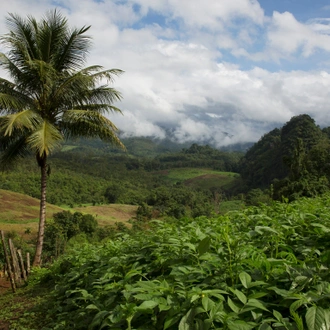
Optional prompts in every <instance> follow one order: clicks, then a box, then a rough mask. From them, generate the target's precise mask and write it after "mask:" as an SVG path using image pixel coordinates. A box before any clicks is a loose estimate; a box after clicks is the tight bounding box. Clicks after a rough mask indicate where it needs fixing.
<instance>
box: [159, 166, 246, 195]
mask: <svg viewBox="0 0 330 330" xmlns="http://www.w3.org/2000/svg"><path fill="white" fill-rule="evenodd" d="M160 175H163V176H164V177H165V178H166V179H167V180H168V181H170V182H171V183H177V182H182V183H184V184H185V185H188V186H191V187H194V188H201V189H212V188H222V189H225V190H226V189H232V188H233V187H235V186H239V185H240V182H241V179H240V176H239V174H237V173H233V172H220V171H214V170H210V169H199V168H177V169H171V170H166V171H162V172H160Z"/></svg>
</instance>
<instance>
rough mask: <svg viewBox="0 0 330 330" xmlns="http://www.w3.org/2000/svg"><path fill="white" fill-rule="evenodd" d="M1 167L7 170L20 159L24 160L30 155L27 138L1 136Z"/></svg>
mask: <svg viewBox="0 0 330 330" xmlns="http://www.w3.org/2000/svg"><path fill="white" fill-rule="evenodd" d="M0 150H2V152H1V153H0V167H1V169H6V168H10V167H12V165H13V164H14V163H15V162H16V160H17V159H19V158H24V157H26V156H27V155H28V154H30V149H29V147H28V145H27V144H26V136H25V135H21V136H0Z"/></svg>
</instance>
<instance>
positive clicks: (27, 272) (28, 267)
mask: <svg viewBox="0 0 330 330" xmlns="http://www.w3.org/2000/svg"><path fill="white" fill-rule="evenodd" d="M30 270H31V263H30V252H26V275H28V276H29V274H30Z"/></svg>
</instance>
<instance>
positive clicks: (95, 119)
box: [0, 10, 123, 265]
mask: <svg viewBox="0 0 330 330" xmlns="http://www.w3.org/2000/svg"><path fill="white" fill-rule="evenodd" d="M7 24H8V28H9V32H8V33H7V34H5V35H4V36H2V38H1V42H2V44H3V46H5V47H7V48H8V53H7V55H6V54H4V53H1V54H0V66H1V68H2V69H3V70H5V71H6V72H7V73H8V74H9V75H10V77H11V79H12V80H7V79H4V78H0V114H1V115H2V116H1V117H0V148H1V150H2V151H3V152H2V154H1V162H2V163H8V162H10V161H16V159H17V158H19V157H22V156H26V154H29V153H32V154H33V155H34V156H35V158H36V161H37V164H38V166H39V168H40V174H41V197H40V221H39V232H38V239H37V244H36V252H35V258H34V261H33V264H34V265H40V263H41V254H42V247H43V240H44V226H45V214H46V183H47V172H48V170H49V164H48V163H47V160H48V157H49V155H50V154H51V153H52V152H53V151H54V150H55V149H56V148H57V147H58V146H59V145H60V143H61V142H62V141H63V140H64V139H67V138H72V137H78V136H87V137H99V138H101V139H102V140H105V141H108V142H110V143H112V144H115V145H117V146H120V147H123V145H122V143H121V142H120V140H119V138H118V137H117V135H116V131H117V129H116V127H115V126H114V124H113V123H112V122H111V121H110V120H109V119H108V118H107V117H105V116H104V115H105V114H108V113H110V112H112V111H115V112H120V110H119V109H118V108H116V107H115V106H113V103H114V102H115V101H119V100H120V99H121V95H120V93H119V92H118V91H117V90H116V89H114V88H112V87H109V86H108V85H107V84H104V82H105V81H106V82H107V83H108V82H112V81H113V77H114V76H115V75H118V74H120V73H121V71H120V70H117V69H111V70H104V69H103V68H102V67H101V66H97V65H95V66H90V67H84V64H85V60H86V57H87V54H88V52H89V50H90V46H91V38H90V37H89V36H87V35H86V32H87V31H88V30H89V28H90V27H89V26H87V27H86V26H84V27H82V28H79V29H77V28H75V29H72V28H70V27H69V25H68V22H67V20H66V19H65V18H64V17H62V15H61V14H60V13H59V12H57V11H56V10H54V11H50V12H48V13H47V14H46V16H45V17H44V18H43V19H41V20H40V21H36V19H35V18H33V17H31V16H29V17H27V18H26V19H24V18H22V17H20V16H18V15H15V14H10V15H9V17H8V19H7Z"/></svg>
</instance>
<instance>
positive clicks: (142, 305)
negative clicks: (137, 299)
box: [137, 300, 158, 310]
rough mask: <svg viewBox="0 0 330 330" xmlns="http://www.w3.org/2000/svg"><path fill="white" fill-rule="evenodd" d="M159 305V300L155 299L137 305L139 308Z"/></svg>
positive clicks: (150, 307)
mask: <svg viewBox="0 0 330 330" xmlns="http://www.w3.org/2000/svg"><path fill="white" fill-rule="evenodd" d="M157 305H158V302H156V301H153V300H147V301H144V302H143V303H142V304H141V305H140V306H138V307H137V309H138V310H146V309H153V308H155V307H156V306H157Z"/></svg>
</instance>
